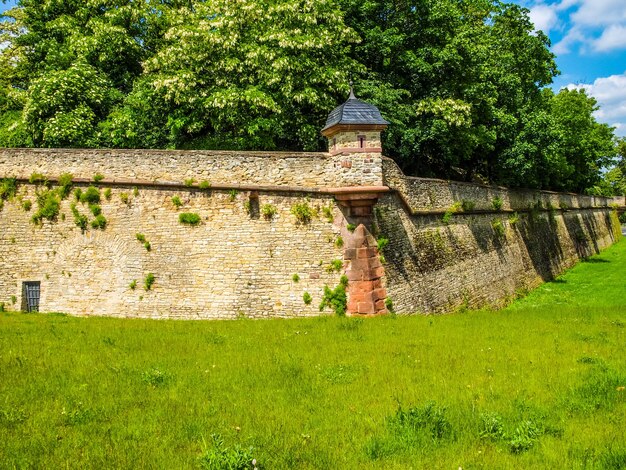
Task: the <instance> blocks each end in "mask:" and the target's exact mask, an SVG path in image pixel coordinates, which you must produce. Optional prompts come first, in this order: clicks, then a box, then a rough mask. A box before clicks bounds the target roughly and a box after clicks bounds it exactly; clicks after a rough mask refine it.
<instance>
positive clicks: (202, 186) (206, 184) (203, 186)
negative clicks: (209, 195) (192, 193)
mask: <svg viewBox="0 0 626 470" xmlns="http://www.w3.org/2000/svg"><path fill="white" fill-rule="evenodd" d="M198 187H199V188H200V189H204V190H206V189H211V183H209V182H208V181H207V180H202V181H200V184H198Z"/></svg>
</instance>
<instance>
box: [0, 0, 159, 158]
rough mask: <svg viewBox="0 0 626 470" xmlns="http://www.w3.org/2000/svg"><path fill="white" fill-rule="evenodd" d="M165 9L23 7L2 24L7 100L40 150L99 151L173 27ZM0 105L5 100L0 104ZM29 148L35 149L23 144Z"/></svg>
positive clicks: (81, 0)
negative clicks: (105, 131) (118, 108)
mask: <svg viewBox="0 0 626 470" xmlns="http://www.w3.org/2000/svg"><path fill="white" fill-rule="evenodd" d="M160 5H161V2H154V1H150V0H142V1H137V2H129V1H128V0H47V1H45V2H42V1H39V0H20V2H19V6H18V7H16V8H14V9H12V10H10V11H9V12H7V13H6V14H5V15H4V17H5V21H3V22H2V31H1V33H0V34H2V39H3V40H4V44H5V45H6V46H7V47H6V48H5V49H3V50H2V52H1V54H0V56H1V58H0V69H1V70H0V80H1V81H2V85H3V87H2V88H3V89H4V90H7V89H9V90H10V91H5V93H4V95H5V96H7V98H13V100H12V103H13V107H12V109H16V108H18V107H20V106H21V107H22V109H23V116H22V119H21V122H18V121H16V122H14V123H10V122H7V124H8V125H9V127H11V126H20V125H21V126H23V127H24V128H25V130H26V131H27V132H28V134H29V135H30V137H31V139H32V143H34V144H35V145H38V146H95V145H99V143H100V142H101V136H100V131H99V125H100V124H101V123H102V122H103V121H104V120H105V119H106V118H107V116H108V114H109V112H110V111H111V110H112V109H113V107H114V106H115V105H116V104H118V103H120V102H121V101H122V99H123V97H124V95H125V94H126V93H128V92H129V91H130V90H131V89H132V88H133V85H134V82H135V80H136V79H137V78H138V77H139V76H141V74H142V71H143V69H142V65H141V64H142V61H143V60H145V59H146V58H147V57H148V56H149V55H150V53H153V52H154V51H155V50H156V49H157V48H158V38H159V37H161V36H162V34H163V30H164V29H165V28H166V26H165V25H164V24H163V20H162V19H161V17H162V15H160V14H159V10H158V8H159V7H160ZM0 101H1V98H0ZM24 144H29V142H24Z"/></svg>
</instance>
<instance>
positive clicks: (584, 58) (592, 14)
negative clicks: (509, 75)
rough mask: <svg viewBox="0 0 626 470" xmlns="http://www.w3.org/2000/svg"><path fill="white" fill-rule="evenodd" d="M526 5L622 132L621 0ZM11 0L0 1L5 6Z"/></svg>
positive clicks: (625, 58)
mask: <svg viewBox="0 0 626 470" xmlns="http://www.w3.org/2000/svg"><path fill="white" fill-rule="evenodd" d="M509 1H511V2H512V3H517V4H518V5H522V6H524V7H526V8H528V9H529V10H530V17H531V19H532V20H533V22H534V24H535V27H536V28H537V29H541V30H542V31H544V32H545V33H546V34H547V35H548V36H549V37H550V40H551V41H552V51H553V52H554V53H555V54H556V56H557V64H558V67H559V70H560V71H561V75H560V76H559V77H557V78H556V79H555V82H554V88H555V90H558V89H560V88H562V87H566V86H567V87H583V88H585V89H586V90H587V92H588V93H589V94H590V95H592V96H594V97H595V98H596V99H597V100H598V103H599V104H600V107H601V108H600V110H599V111H598V112H597V113H596V118H597V119H598V120H599V121H601V122H606V123H608V124H610V125H612V126H615V127H616V134H618V135H621V136H626V0H509ZM14 4H15V1H14V0H13V1H11V0H10V1H7V2H5V4H2V3H0V10H1V11H4V10H6V9H7V8H10V6H12V5H14Z"/></svg>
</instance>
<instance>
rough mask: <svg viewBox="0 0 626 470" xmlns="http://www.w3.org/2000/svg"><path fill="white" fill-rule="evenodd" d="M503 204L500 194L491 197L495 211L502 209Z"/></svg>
mask: <svg viewBox="0 0 626 470" xmlns="http://www.w3.org/2000/svg"><path fill="white" fill-rule="evenodd" d="M503 204H504V201H503V200H502V198H501V197H500V196H496V197H494V198H493V200H492V201H491V205H492V206H493V208H494V209H495V210H497V211H499V210H500V209H502V205H503Z"/></svg>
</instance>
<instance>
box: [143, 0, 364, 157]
mask: <svg viewBox="0 0 626 470" xmlns="http://www.w3.org/2000/svg"><path fill="white" fill-rule="evenodd" d="M165 37H166V43H165V45H164V47H162V48H161V49H160V50H159V51H158V53H157V54H156V55H155V56H153V57H152V58H150V59H149V60H148V61H147V62H146V68H147V78H148V79H149V81H150V83H151V85H152V89H150V91H149V93H153V94H158V95H160V96H162V97H163V98H164V100H165V105H166V106H167V107H168V110H169V112H168V119H167V122H166V129H167V133H168V135H169V139H170V140H172V143H173V144H176V145H200V146H203V147H209V148H257V149H274V148H282V149H298V148H299V149H318V148H319V145H320V136H319V131H320V129H321V127H322V125H323V122H324V119H325V117H326V115H327V114H328V111H329V108H330V107H332V106H333V104H334V103H335V101H336V99H337V97H338V96H341V94H338V92H339V91H343V92H344V93H345V92H346V91H347V83H348V80H347V72H348V71H349V70H353V69H356V70H358V64H356V63H353V62H352V61H351V60H350V59H349V58H348V56H347V54H346V47H347V45H348V44H349V43H350V42H353V41H356V40H357V36H356V34H355V33H354V32H353V31H352V30H350V29H349V28H347V27H346V26H345V25H344V23H343V18H342V14H341V11H340V10H339V9H338V8H337V6H336V5H335V2H333V1H331V0H282V1H275V0H238V1H236V2H233V1H230V0H213V1H211V2H204V1H193V2H190V6H189V7H188V8H187V7H184V8H180V9H177V10H176V11H175V12H172V25H171V27H170V29H169V30H168V31H167V34H166V36H165ZM146 90H147V89H146ZM146 92H147V91H146ZM189 141H191V142H192V144H189Z"/></svg>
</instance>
